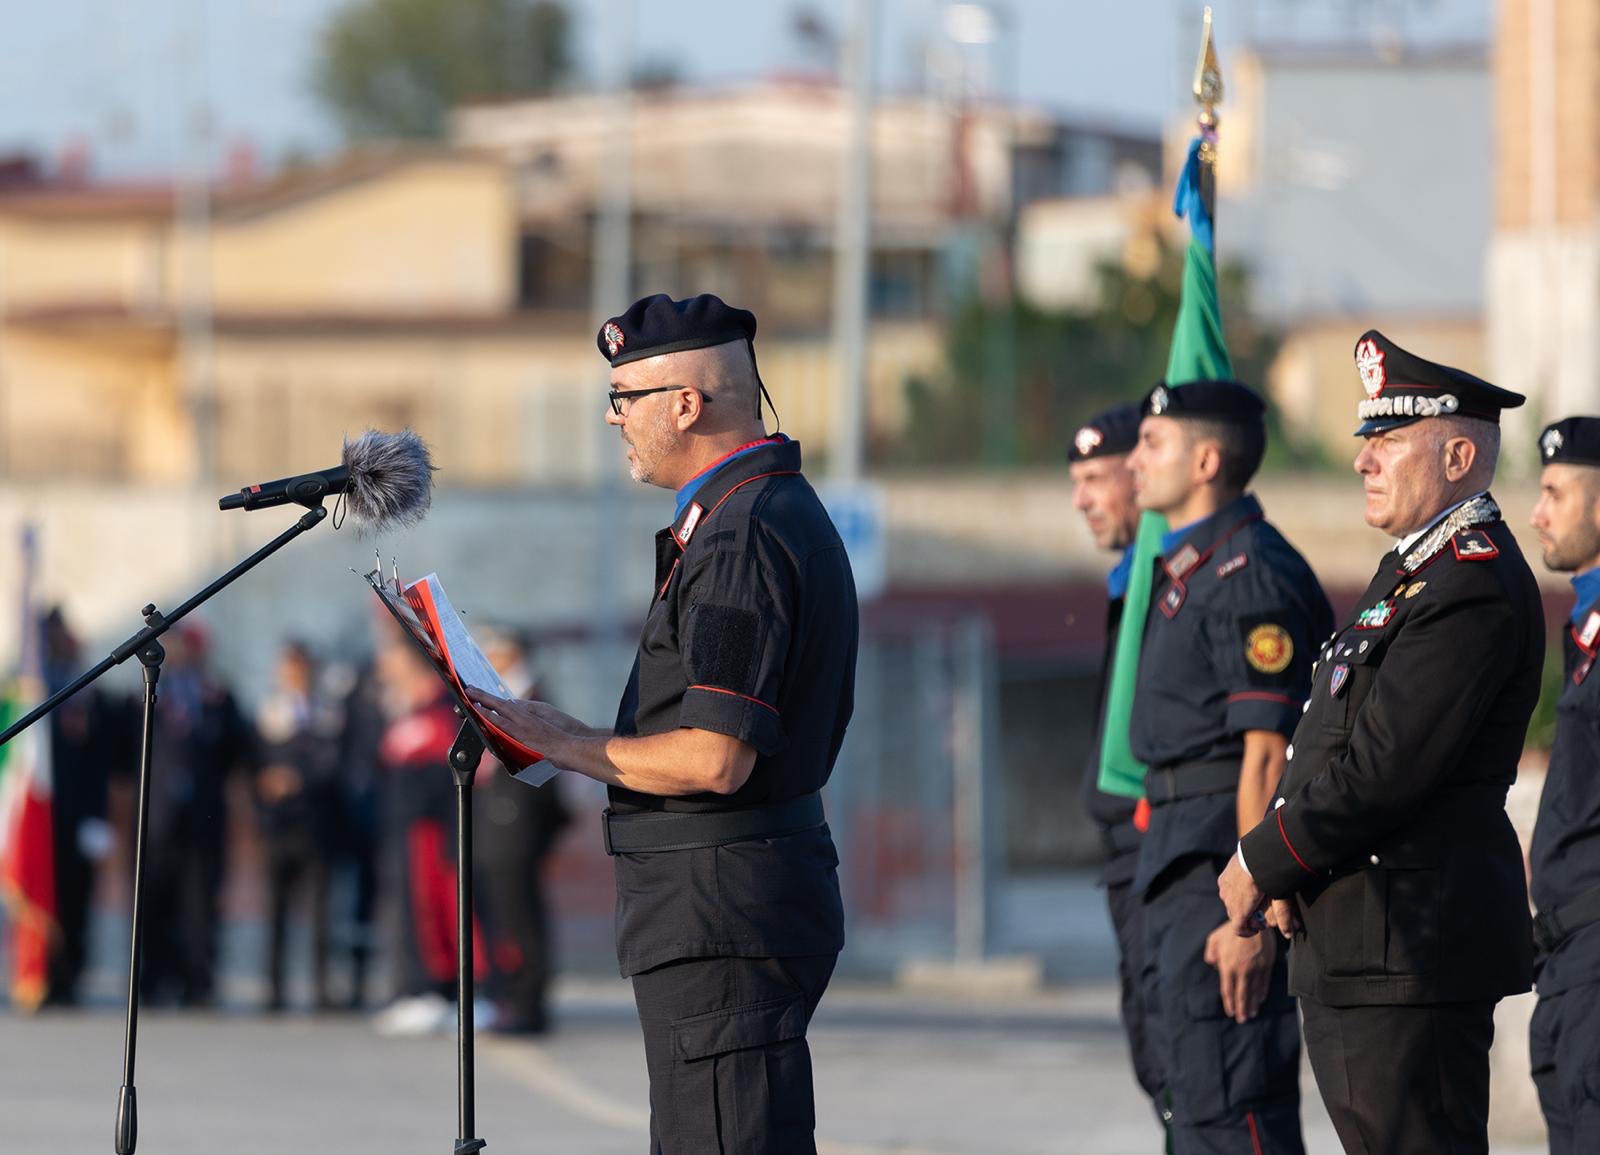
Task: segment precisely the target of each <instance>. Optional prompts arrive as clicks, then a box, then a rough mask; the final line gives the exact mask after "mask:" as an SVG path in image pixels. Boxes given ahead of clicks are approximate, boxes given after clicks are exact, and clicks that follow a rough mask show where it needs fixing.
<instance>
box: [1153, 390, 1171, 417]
mask: <svg viewBox="0 0 1600 1155" xmlns="http://www.w3.org/2000/svg"><path fill="white" fill-rule="evenodd" d="M1168 404H1170V398H1168V396H1167V387H1166V386H1165V385H1157V386H1156V390H1155V392H1154V393H1152V394H1150V412H1151V413H1153V414H1155V415H1156V416H1157V417H1160V416H1161V415H1162V414H1163V413H1165V412H1166V411H1167V406H1168Z"/></svg>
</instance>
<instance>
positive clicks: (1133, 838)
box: [1100, 822, 1144, 858]
mask: <svg viewBox="0 0 1600 1155" xmlns="http://www.w3.org/2000/svg"><path fill="white" fill-rule="evenodd" d="M1143 837H1144V835H1143V834H1142V833H1141V832H1140V830H1139V828H1138V827H1137V826H1135V825H1134V824H1133V823H1132V822H1119V823H1117V825H1115V826H1102V827H1101V828H1100V844H1101V845H1102V846H1104V847H1105V848H1106V857H1107V858H1115V857H1116V856H1117V855H1119V854H1126V853H1128V851H1130V850H1138V849H1139V839H1141V838H1143Z"/></svg>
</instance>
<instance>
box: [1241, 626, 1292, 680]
mask: <svg viewBox="0 0 1600 1155" xmlns="http://www.w3.org/2000/svg"><path fill="white" fill-rule="evenodd" d="M1244 660H1245V661H1247V662H1249V663H1250V665H1251V667H1252V668H1253V669H1257V670H1260V671H1261V672H1262V673H1263V674H1281V673H1283V672H1284V671H1285V670H1287V669H1288V668H1289V663H1290V662H1291V661H1293V660H1294V641H1293V640H1292V639H1291V638H1290V637H1289V631H1288V630H1286V629H1284V628H1283V627H1282V626H1279V625H1274V624H1272V623H1270V622H1268V623H1266V624H1265V625H1260V626H1257V627H1256V628H1255V629H1253V630H1251V631H1250V633H1249V635H1248V636H1247V637H1246V638H1245V640H1244Z"/></svg>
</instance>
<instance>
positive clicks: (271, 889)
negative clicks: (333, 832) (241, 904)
mask: <svg viewBox="0 0 1600 1155" xmlns="http://www.w3.org/2000/svg"><path fill="white" fill-rule="evenodd" d="M264 841H265V845H266V868H267V869H266V874H267V911H268V918H267V926H268V931H267V999H268V1003H267V1005H268V1007H269V1008H270V1009H272V1010H282V1009H283V1008H284V1006H285V1005H286V1004H287V1001H288V985H287V975H286V956H287V954H288V941H289V908H290V906H291V905H292V904H293V903H294V900H295V897H296V895H299V896H301V897H302V898H303V901H304V904H305V910H306V915H307V919H308V921H309V922H310V926H311V999H312V1004H313V1005H314V1006H315V1007H316V1008H317V1009H318V1010H327V1009H329V1008H330V1007H331V1006H332V1005H333V1004H332V1000H331V999H330V997H329V995H328V941H329V936H328V922H329V910H328V892H329V886H330V882H331V872H330V867H329V861H328V855H327V853H326V851H325V850H324V849H323V848H322V846H321V845H319V843H318V841H317V839H316V838H314V837H313V836H312V835H311V834H310V832H309V831H290V832H288V833H279V834H276V835H270V836H268V837H267V838H266V839H265V840H264Z"/></svg>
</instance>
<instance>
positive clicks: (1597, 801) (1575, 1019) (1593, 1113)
mask: <svg viewBox="0 0 1600 1155" xmlns="http://www.w3.org/2000/svg"><path fill="white" fill-rule="evenodd" d="M1539 457H1540V460H1541V461H1543V462H1544V469H1543V471H1542V473H1541V476H1540V478H1539V502H1538V504H1537V505H1535V506H1534V507H1533V517H1532V519H1531V521H1532V525H1533V527H1534V529H1536V530H1538V531H1539V545H1540V546H1541V548H1542V550H1543V552H1544V564H1545V565H1546V566H1548V567H1549V568H1550V569H1552V570H1555V571H1556V572H1557V573H1566V574H1571V575H1572V590H1573V594H1574V600H1573V603H1572V611H1571V614H1570V617H1569V619H1568V621H1567V622H1566V628H1564V629H1563V630H1562V631H1561V634H1562V637H1561V642H1562V655H1563V661H1562V673H1563V674H1564V675H1565V676H1564V677H1563V678H1562V680H1561V696H1560V698H1559V699H1558V702H1557V706H1556V740H1555V745H1554V747H1553V748H1552V749H1551V751H1550V768H1549V772H1548V774H1547V776H1546V777H1545V783H1544V792H1543V793H1542V794H1541V795H1540V797H1539V820H1538V822H1537V824H1536V825H1535V826H1534V829H1533V846H1532V849H1531V852H1530V854H1529V863H1530V866H1531V871H1532V880H1531V883H1532V884H1531V889H1532V892H1533V904H1534V906H1535V907H1537V908H1538V911H1539V913H1538V914H1537V915H1536V916H1535V917H1534V920H1533V939H1534V945H1535V946H1536V947H1537V949H1538V954H1537V955H1536V956H1535V960H1534V987H1535V989H1537V990H1538V992H1539V1003H1538V1006H1537V1007H1536V1008H1535V1009H1534V1012H1533V1021H1532V1023H1531V1024H1530V1028H1529V1043H1530V1046H1529V1053H1530V1057H1531V1058H1532V1060H1533V1081H1534V1084H1535V1085H1536V1086H1537V1087H1538V1089H1539V1106H1540V1107H1541V1108H1542V1109H1543V1111H1544V1118H1545V1123H1546V1124H1547V1125H1548V1127H1549V1131H1550V1151H1551V1153H1552V1155H1577V1153H1578V1152H1580V1151H1600V676H1597V675H1596V674H1595V673H1594V659H1595V654H1596V653H1597V652H1600V417H1569V418H1567V419H1566V420H1565V421H1557V422H1556V423H1555V424H1554V425H1549V426H1546V427H1545V430H1544V432H1543V433H1542V434H1541V435H1540V437H1539Z"/></svg>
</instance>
